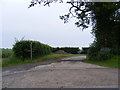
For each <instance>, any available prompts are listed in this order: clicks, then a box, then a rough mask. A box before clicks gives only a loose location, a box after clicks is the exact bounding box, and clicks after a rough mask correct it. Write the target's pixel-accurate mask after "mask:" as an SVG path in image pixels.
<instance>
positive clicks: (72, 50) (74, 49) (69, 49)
mask: <svg viewBox="0 0 120 90" xmlns="http://www.w3.org/2000/svg"><path fill="white" fill-rule="evenodd" d="M58 50H64V51H65V52H67V53H71V54H78V51H80V50H79V48H78V47H62V48H59V47H57V48H53V50H52V51H53V52H56V51H58Z"/></svg>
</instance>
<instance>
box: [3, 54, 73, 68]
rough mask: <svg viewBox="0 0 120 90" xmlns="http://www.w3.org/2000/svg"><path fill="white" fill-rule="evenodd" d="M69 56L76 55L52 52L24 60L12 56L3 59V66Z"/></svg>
mask: <svg viewBox="0 0 120 90" xmlns="http://www.w3.org/2000/svg"><path fill="white" fill-rule="evenodd" d="M68 56H74V55H73V54H50V55H45V56H41V57H38V58H34V59H33V60H31V59H26V60H24V61H22V60H21V59H20V58H17V57H15V56H12V57H10V58H7V59H3V61H2V67H8V66H15V65H20V64H28V63H35V62H42V61H47V60H54V59H58V58H63V57H68Z"/></svg>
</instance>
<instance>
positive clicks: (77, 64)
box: [2, 56, 118, 88]
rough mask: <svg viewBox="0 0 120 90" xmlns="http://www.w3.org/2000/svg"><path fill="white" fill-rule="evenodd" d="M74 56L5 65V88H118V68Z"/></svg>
mask: <svg viewBox="0 0 120 90" xmlns="http://www.w3.org/2000/svg"><path fill="white" fill-rule="evenodd" d="M84 58H86V56H74V57H69V58H63V59H57V60H52V61H47V62H42V63H34V64H27V65H19V66H14V67H8V68H3V73H2V74H3V76H2V79H3V82H2V83H3V88H5V87H6V88H96V87H97V88H117V87H118V70H117V69H115V68H107V67H102V66H97V65H93V64H88V63H84V62H82V60H83V59H84Z"/></svg>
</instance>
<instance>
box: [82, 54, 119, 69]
mask: <svg viewBox="0 0 120 90" xmlns="http://www.w3.org/2000/svg"><path fill="white" fill-rule="evenodd" d="M119 60H120V56H114V57H112V58H110V59H107V60H102V61H98V60H95V59H94V60H88V59H86V60H84V62H87V63H91V64H96V65H100V66H105V67H112V68H120V62H119Z"/></svg>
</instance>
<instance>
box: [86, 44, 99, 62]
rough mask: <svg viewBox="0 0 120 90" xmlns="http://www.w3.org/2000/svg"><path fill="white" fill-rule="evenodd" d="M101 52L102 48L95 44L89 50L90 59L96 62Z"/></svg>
mask: <svg viewBox="0 0 120 90" xmlns="http://www.w3.org/2000/svg"><path fill="white" fill-rule="evenodd" d="M99 51H100V47H99V46H97V45H96V43H93V44H92V45H91V46H90V48H89V50H88V59H90V60H96V59H97V54H98V52H99Z"/></svg>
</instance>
